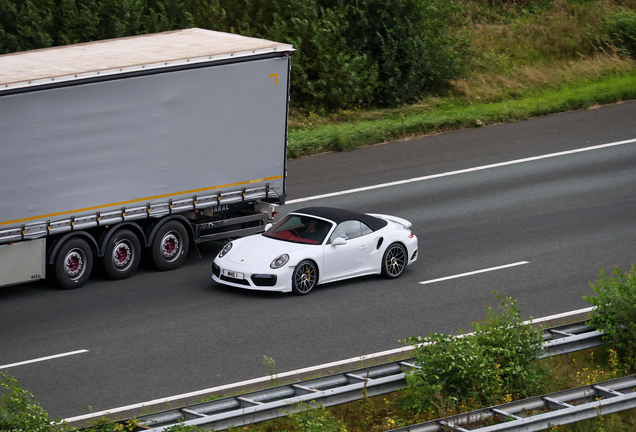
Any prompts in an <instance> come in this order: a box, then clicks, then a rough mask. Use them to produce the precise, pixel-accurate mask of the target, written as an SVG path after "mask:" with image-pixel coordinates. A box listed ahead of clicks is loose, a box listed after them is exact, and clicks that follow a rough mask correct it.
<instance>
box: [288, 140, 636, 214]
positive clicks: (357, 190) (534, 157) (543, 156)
mask: <svg viewBox="0 0 636 432" xmlns="http://www.w3.org/2000/svg"><path fill="white" fill-rule="evenodd" d="M632 143H636V139H631V140H625V141H616V142H612V143H608V144H600V145H595V146H591V147H583V148H579V149H575V150H567V151H562V152H558V153H549V154H545V155H539V156H533V157H529V158H524V159H516V160H511V161H507V162H499V163H495V164H490V165H482V166H478V167H474V168H466V169H462V170H457V171H450V172H446V173H441V174H433V175H428V176H424V177H415V178H411V179H407V180H399V181H394V182H390V183H382V184H377V185H373V186H366V187H361V188H356V189H349V190H345V191H340V192H332V193H327V194H323V195H315V196H311V197H307V198H298V199H294V200H289V201H286V202H285V204H297V203H301V202H305V201H313V200H317V199H321V198H330V197H335V196H340V195H348V194H352V193H357V192H365V191H368V190H373V189H381V188H385V187H390V186H398V185H403V184H407V183H415V182H420V181H425V180H432V179H436V178H441V177H449V176H454V175H458V174H466V173H471V172H475V171H483V170H487V169H491V168H499V167H503V166H508V165H516V164H521V163H526V162H534V161H538V160H542V159H550V158H554V157H558V156H566V155H571V154H576V153H583V152H588V151H593V150H601V149H605V148H609V147H616V146H621V145H625V144H632Z"/></svg>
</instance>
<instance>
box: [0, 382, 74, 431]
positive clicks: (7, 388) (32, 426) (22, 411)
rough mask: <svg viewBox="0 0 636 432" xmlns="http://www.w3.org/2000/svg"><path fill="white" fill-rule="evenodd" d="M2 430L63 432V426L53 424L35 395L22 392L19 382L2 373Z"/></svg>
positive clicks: (0, 419)
mask: <svg viewBox="0 0 636 432" xmlns="http://www.w3.org/2000/svg"><path fill="white" fill-rule="evenodd" d="M0 390H2V393H1V394H0V430H2V431H16V432H17V431H29V432H58V431H59V432H61V431H63V430H64V428H63V425H58V424H53V423H51V419H50V418H49V414H48V413H47V412H46V411H44V410H43V409H42V407H41V406H40V404H39V403H38V402H37V401H36V400H35V398H34V397H33V395H32V394H31V393H29V392H28V391H26V390H22V389H21V388H20V386H19V385H18V382H17V381H16V380H15V379H14V378H12V377H10V376H9V375H7V374H5V373H3V372H0Z"/></svg>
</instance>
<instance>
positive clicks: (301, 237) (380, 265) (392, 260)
mask: <svg viewBox="0 0 636 432" xmlns="http://www.w3.org/2000/svg"><path fill="white" fill-rule="evenodd" d="M410 227H411V223H410V222H408V221H406V220H404V219H401V218H398V217H394V216H387V215H378V214H364V213H358V212H354V211H351V210H344V209H336V208H329V207H309V208H304V209H301V210H297V211H295V212H293V213H290V214H288V215H286V216H284V217H283V218H282V219H281V220H280V221H278V222H277V223H276V224H275V225H273V226H272V225H271V224H269V225H267V226H266V227H265V230H266V231H265V233H263V234H256V235H252V236H249V237H244V238H241V239H238V240H234V241H232V242H230V243H227V244H226V245H225V246H224V247H223V249H221V252H219V254H218V256H217V257H216V258H215V259H214V262H213V263H212V279H214V280H215V281H216V282H218V283H221V284H225V285H231V286H234V287H238V288H247V289H253V290H266V291H281V292H289V291H291V292H293V293H294V294H297V295H305V294H308V293H309V292H310V291H311V290H312V289H313V288H314V287H315V286H316V285H319V284H323V283H328V282H334V281H338V280H342V279H349V278H353V277H357V276H363V275H368V274H382V275H384V276H385V277H387V278H397V277H399V276H400V275H401V274H402V273H403V272H404V269H405V268H406V266H408V265H410V264H412V263H413V262H415V261H416V260H417V237H415V235H414V234H413V233H412V232H411V231H410V229H409V228H410Z"/></svg>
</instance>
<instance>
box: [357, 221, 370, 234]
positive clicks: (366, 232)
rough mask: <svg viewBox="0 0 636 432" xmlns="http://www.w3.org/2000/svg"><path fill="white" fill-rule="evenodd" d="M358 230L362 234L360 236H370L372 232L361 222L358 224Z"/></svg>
mask: <svg viewBox="0 0 636 432" xmlns="http://www.w3.org/2000/svg"><path fill="white" fill-rule="evenodd" d="M360 228H361V230H362V234H361V235H367V234H371V233H372V232H373V230H372V229H371V228H369V227H368V226H366V225H365V224H364V223H363V222H360Z"/></svg>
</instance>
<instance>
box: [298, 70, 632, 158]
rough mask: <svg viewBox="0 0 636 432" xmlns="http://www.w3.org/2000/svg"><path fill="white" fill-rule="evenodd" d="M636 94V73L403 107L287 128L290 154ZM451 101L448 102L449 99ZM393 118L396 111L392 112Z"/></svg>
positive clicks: (488, 122)
mask: <svg viewBox="0 0 636 432" xmlns="http://www.w3.org/2000/svg"><path fill="white" fill-rule="evenodd" d="M632 99H636V73H632V74H630V75H627V76H608V77H602V78H601V79H599V80H598V81H594V82H588V81H582V82H575V83H570V84H566V85H563V87H562V88H561V89H558V90H548V91H545V92H542V93H538V94H536V95H534V96H528V97H524V98H520V99H509V100H506V101H502V102H494V103H492V102H491V103H467V104H465V105H459V106H443V105H442V106H441V107H439V108H437V109H433V110H430V111H427V112H413V111H412V112H402V113H400V114H399V115H398V116H397V118H386V119H379V120H361V121H352V122H345V123H342V122H341V123H333V124H324V125H320V126H317V127H310V128H307V129H305V130H302V129H300V130H290V132H289V148H288V155H289V157H290V158H298V157H301V156H307V155H313V154H318V153H323V152H328V151H343V150H350V149H354V148H357V147H360V146H365V145H373V144H379V143H383V142H388V141H394V140H399V139H402V138H410V137H415V136H422V135H426V134H431V133H435V132H440V131H448V130H453V129H461V128H470V127H481V126H486V125H491V124H496V123H502V122H510V121H516V120H525V119H529V118H531V117H537V116H543V115H547V114H554V113H559V112H565V111H570V110H576V109H586V108H589V107H592V106H595V105H602V104H609V103H615V102H619V101H625V100H632ZM449 105H450V104H449ZM394 117H395V116H394Z"/></svg>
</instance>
